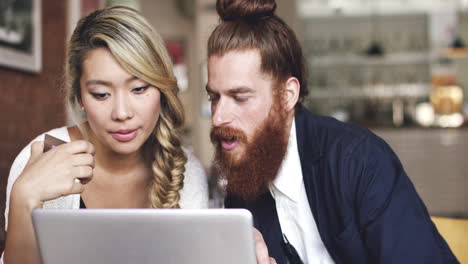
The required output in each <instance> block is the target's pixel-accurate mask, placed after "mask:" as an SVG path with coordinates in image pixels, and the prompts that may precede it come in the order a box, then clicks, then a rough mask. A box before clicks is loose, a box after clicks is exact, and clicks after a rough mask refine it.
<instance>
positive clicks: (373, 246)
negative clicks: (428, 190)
mask: <svg viewBox="0 0 468 264" xmlns="http://www.w3.org/2000/svg"><path fill="white" fill-rule="evenodd" d="M295 122H296V133H297V144H298V149H299V156H300V160H301V167H302V173H303V177H304V184H305V189H306V193H307V197H308V201H309V204H310V209H311V211H312V214H313V216H314V219H315V222H316V224H317V227H318V231H319V233H320V237H321V238H322V241H323V243H324V244H325V247H326V249H327V250H328V252H329V254H330V256H331V257H332V258H333V260H334V261H335V263H337V264H338V263H357V264H365V263H399V264H401V263H458V261H457V260H456V258H455V256H454V255H453V254H452V252H451V251H450V249H449V247H448V246H447V244H446V242H445V241H444V239H443V238H442V237H441V236H440V234H439V232H438V231H437V229H436V227H435V225H434V224H433V222H432V221H431V219H430V216H429V214H428V212H427V209H426V207H425V205H424V203H423V202H422V200H421V198H420V197H419V196H418V194H417V192H416V190H415V188H414V186H413V184H412V183H411V181H410V179H409V178H408V176H407V175H406V173H405V171H404V169H403V167H402V165H401V163H400V161H399V160H398V158H397V156H396V155H395V154H394V152H393V151H392V150H391V149H390V147H389V146H388V145H387V144H386V143H385V142H384V141H383V140H382V139H380V138H379V137H377V136H375V135H374V134H372V133H371V132H370V131H369V130H367V129H364V128H360V127H357V126H355V125H351V124H346V123H342V122H339V121H337V120H335V119H332V118H328V117H320V116H316V115H313V114H311V113H310V112H308V111H307V110H305V109H301V108H299V109H298V110H297V111H296V121H295ZM225 206H226V208H246V209H248V210H249V211H250V212H251V213H252V214H253V217H254V225H255V227H256V228H257V229H259V231H260V232H261V233H262V234H263V237H264V239H265V242H266V244H267V246H268V250H269V253H270V256H272V257H274V258H275V259H276V261H277V262H278V263H287V260H286V257H285V253H284V251H283V248H282V236H281V234H282V232H281V227H280V224H279V220H278V216H277V212H276V206H275V202H274V199H273V198H272V197H271V194H270V193H269V192H268V193H265V194H263V195H261V196H260V197H259V198H257V199H256V200H254V201H244V200H241V199H239V198H237V197H234V196H232V195H229V194H228V196H227V197H226V199H225Z"/></svg>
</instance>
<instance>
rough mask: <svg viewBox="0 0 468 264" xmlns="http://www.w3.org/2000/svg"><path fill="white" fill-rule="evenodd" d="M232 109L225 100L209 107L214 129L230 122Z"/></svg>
mask: <svg viewBox="0 0 468 264" xmlns="http://www.w3.org/2000/svg"><path fill="white" fill-rule="evenodd" d="M232 114H233V113H232V109H231V108H230V107H229V104H228V103H227V102H226V101H225V100H219V102H218V103H217V104H216V105H215V106H212V107H211V123H212V125H213V126H214V127H221V126H224V125H227V124H229V123H230V122H231V121H232Z"/></svg>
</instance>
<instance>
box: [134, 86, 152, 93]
mask: <svg viewBox="0 0 468 264" xmlns="http://www.w3.org/2000/svg"><path fill="white" fill-rule="evenodd" d="M150 86H151V85H149V84H148V85H145V86H140V87H137V88H133V92H135V93H137V94H138V93H143V92H145V91H146V90H147V89H148V88H149V87H150Z"/></svg>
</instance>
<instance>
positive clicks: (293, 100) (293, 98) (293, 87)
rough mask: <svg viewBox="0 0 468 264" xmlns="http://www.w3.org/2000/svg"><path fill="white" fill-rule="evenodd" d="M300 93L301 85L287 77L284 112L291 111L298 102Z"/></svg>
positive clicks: (296, 80)
mask: <svg viewBox="0 0 468 264" xmlns="http://www.w3.org/2000/svg"><path fill="white" fill-rule="evenodd" d="M300 91H301V84H300V83H299V80H298V79H297V78H296V77H289V78H288V79H287V80H286V84H285V94H284V97H285V98H284V99H285V103H286V110H287V111H290V110H293V109H294V107H295V106H296V104H297V101H298V100H299V93H300Z"/></svg>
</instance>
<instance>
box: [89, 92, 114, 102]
mask: <svg viewBox="0 0 468 264" xmlns="http://www.w3.org/2000/svg"><path fill="white" fill-rule="evenodd" d="M91 95H92V96H93V97H94V98H96V99H98V100H104V99H106V98H107V97H109V96H110V94H109V93H91Z"/></svg>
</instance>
